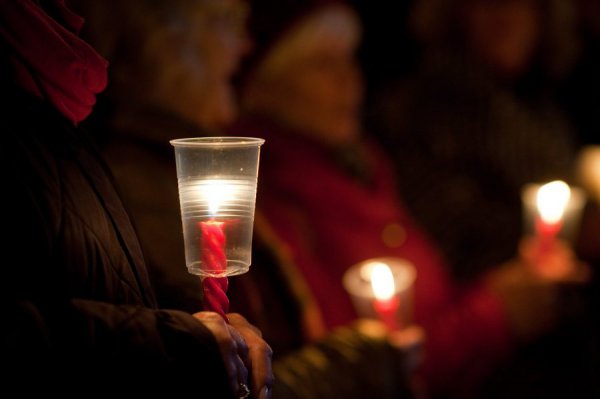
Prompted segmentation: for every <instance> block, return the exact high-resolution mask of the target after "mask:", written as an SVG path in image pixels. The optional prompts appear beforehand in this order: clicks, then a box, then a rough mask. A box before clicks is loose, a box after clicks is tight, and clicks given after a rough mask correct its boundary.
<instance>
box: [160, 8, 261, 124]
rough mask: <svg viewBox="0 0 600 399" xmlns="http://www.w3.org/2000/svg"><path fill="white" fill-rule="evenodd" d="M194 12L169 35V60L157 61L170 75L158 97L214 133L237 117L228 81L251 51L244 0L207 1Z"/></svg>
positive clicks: (230, 84) (231, 87)
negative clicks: (165, 94) (183, 26)
mask: <svg viewBox="0 0 600 399" xmlns="http://www.w3.org/2000/svg"><path fill="white" fill-rule="evenodd" d="M195 12H196V14H195V15H188V16H187V17H186V18H188V19H189V22H188V24H187V25H186V26H185V29H181V31H179V30H178V31H177V32H178V33H177V34H176V35H174V38H175V39H174V42H173V43H172V46H173V48H172V49H171V50H168V51H167V54H168V52H169V51H171V52H173V53H174V54H173V58H172V59H168V57H167V59H166V60H163V61H161V62H164V63H167V64H168V65H169V68H170V70H171V71H172V73H171V75H170V76H171V77H170V78H168V79H165V80H164V83H165V84H166V85H167V87H163V91H162V93H169V94H168V95H167V96H165V97H166V98H168V102H169V103H170V107H171V108H173V109H175V110H176V111H177V112H179V113H181V114H182V115H184V116H186V117H188V118H189V119H190V120H193V121H195V122H197V123H198V124H199V125H200V126H202V127H203V128H205V129H208V130H219V129H221V128H223V127H225V126H226V125H228V124H229V123H231V122H232V121H233V120H234V119H235V117H236V116H237V101H235V98H234V91H233V86H232V77H233V75H234V73H235V72H236V71H237V68H238V66H239V64H240V62H241V59H242V57H243V56H244V55H245V54H246V53H247V52H248V50H249V46H250V41H249V39H248V37H247V32H246V26H245V25H246V19H247V16H248V9H247V6H246V4H245V3H244V1H243V0H206V1H204V2H203V3H202V5H201V6H200V7H198V8H197V9H195ZM173 61H174V62H173Z"/></svg>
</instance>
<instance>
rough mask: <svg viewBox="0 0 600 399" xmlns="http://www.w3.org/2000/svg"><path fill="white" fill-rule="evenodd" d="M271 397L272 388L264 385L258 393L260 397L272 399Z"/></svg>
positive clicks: (260, 398) (261, 398)
mask: <svg viewBox="0 0 600 399" xmlns="http://www.w3.org/2000/svg"><path fill="white" fill-rule="evenodd" d="M270 398H271V390H270V389H269V387H263V389H261V390H260V393H259V394H258V399H270Z"/></svg>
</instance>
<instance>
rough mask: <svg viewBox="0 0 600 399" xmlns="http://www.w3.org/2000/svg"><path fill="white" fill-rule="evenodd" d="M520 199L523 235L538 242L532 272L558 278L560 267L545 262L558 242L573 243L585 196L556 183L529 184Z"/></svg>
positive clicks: (577, 190)
mask: <svg viewBox="0 0 600 399" xmlns="http://www.w3.org/2000/svg"><path fill="white" fill-rule="evenodd" d="M521 196H522V200H523V216H524V234H526V235H535V236H536V237H537V239H538V250H537V254H536V255H535V261H534V264H532V265H531V266H532V267H533V271H534V272H536V274H538V275H539V276H540V277H544V278H550V279H552V278H555V277H557V276H560V275H561V274H562V273H563V271H561V270H562V269H561V268H560V267H559V265H558V264H556V263H555V262H551V261H546V260H547V259H546V258H547V255H548V254H549V252H550V251H551V250H552V247H553V245H555V241H556V240H557V238H559V237H560V239H561V240H563V241H564V242H566V243H573V241H574V239H575V237H576V235H577V233H578V231H579V220H580V218H581V214H582V211H583V208H584V205H585V202H586V196H585V193H584V192H583V190H582V189H580V188H578V187H572V186H569V185H567V183H565V182H563V181H559V180H557V181H553V182H550V183H547V184H543V185H540V184H528V185H526V186H525V187H523V190H522V193H521ZM548 260H549V259H548Z"/></svg>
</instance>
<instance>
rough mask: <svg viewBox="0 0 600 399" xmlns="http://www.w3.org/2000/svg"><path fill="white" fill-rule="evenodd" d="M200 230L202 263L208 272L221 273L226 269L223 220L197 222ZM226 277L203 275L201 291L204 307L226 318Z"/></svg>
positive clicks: (227, 283) (227, 303)
mask: <svg viewBox="0 0 600 399" xmlns="http://www.w3.org/2000/svg"><path fill="white" fill-rule="evenodd" d="M198 224H199V227H200V230H201V243H200V245H201V248H202V250H201V253H202V265H203V267H204V269H205V270H206V271H207V272H208V273H214V274H221V273H224V272H225V271H226V270H227V256H226V255H225V232H224V230H223V226H224V222H217V221H214V220H209V221H206V222H199V223H198ZM228 286H229V282H228V280H227V277H204V278H203V279H202V291H203V295H204V296H203V298H204V308H205V309H206V310H211V311H213V312H217V313H219V314H220V315H221V316H222V317H223V318H224V319H225V320H227V317H226V313H227V312H229V299H228V298H227V288H228Z"/></svg>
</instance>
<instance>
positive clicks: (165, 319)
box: [0, 83, 231, 398]
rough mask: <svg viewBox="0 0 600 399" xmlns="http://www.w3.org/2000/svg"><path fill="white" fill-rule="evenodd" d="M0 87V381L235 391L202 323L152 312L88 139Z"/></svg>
mask: <svg viewBox="0 0 600 399" xmlns="http://www.w3.org/2000/svg"><path fill="white" fill-rule="evenodd" d="M4 86H5V87H4V89H5V90H2V91H1V93H2V96H3V97H5V98H4V101H3V103H4V104H6V105H5V106H3V107H2V108H1V109H0V131H1V132H2V141H1V145H0V162H1V165H0V171H1V172H0V173H1V174H2V179H1V181H2V184H3V195H2V208H1V209H3V210H4V217H3V221H2V230H3V236H4V239H2V243H1V244H0V248H1V252H2V255H3V258H2V259H3V270H2V279H1V281H2V286H1V288H0V291H1V295H2V305H3V307H4V310H5V312H4V315H3V320H4V322H5V327H4V328H3V329H2V352H3V353H2V362H4V363H5V364H6V365H8V366H10V368H9V370H10V371H9V373H8V374H5V373H4V374H3V377H6V376H11V377H12V376H17V377H18V376H20V375H23V376H32V375H37V377H36V378H39V376H40V375H44V376H53V377H54V378H53V382H54V383H56V387H60V390H61V392H63V393H64V392H68V389H69V388H65V387H66V386H73V387H74V385H72V384H69V385H64V382H65V381H67V380H69V381H71V380H73V379H77V381H79V382H80V383H82V382H83V381H85V382H87V383H92V384H94V385H92V386H93V387H94V388H95V390H97V389H99V388H100V387H102V388H105V389H107V390H109V389H111V387H113V386H114V385H113V384H112V382H115V384H123V383H126V384H128V385H130V386H136V385H138V388H139V389H138V391H143V389H141V388H153V387H156V386H158V385H163V383H167V382H169V383H170V382H175V383H176V384H174V385H170V387H171V389H172V390H173V389H177V388H181V389H182V390H183V389H185V390H188V389H190V388H189V387H188V386H186V385H184V384H183V382H185V381H190V382H192V383H193V387H194V390H195V391H197V393H198V394H199V395H200V397H209V398H215V397H231V393H230V391H229V388H228V384H227V380H226V373H225V369H224V365H223V362H222V360H221V356H220V354H219V350H218V346H217V345H216V342H215V339H214V337H213V336H212V334H211V333H210V332H209V330H207V329H206V328H205V327H204V326H203V325H202V324H201V323H198V322H197V321H196V320H194V319H193V317H192V316H191V315H189V314H186V313H183V312H179V311H169V310H158V309H156V306H155V299H154V293H153V290H152V287H151V286H150V284H149V280H148V277H147V273H146V269H145V266H144V261H143V257H142V254H141V251H140V248H139V244H138V242H137V238H136V234H135V232H134V230H133V228H132V227H131V224H130V221H129V218H128V216H127V214H126V212H125V211H124V208H123V206H122V204H121V201H120V199H119V196H118V195H117V193H116V191H115V189H114V187H113V184H112V182H111V180H110V179H109V177H108V173H107V170H106V168H105V166H104V164H103V162H102V160H101V159H100V157H99V156H98V154H97V153H96V152H95V150H94V149H93V146H92V145H91V144H90V142H88V140H87V139H86V136H85V135H84V134H83V132H81V131H79V130H78V129H75V128H73V127H72V126H71V125H70V124H69V123H68V122H67V121H66V120H65V119H64V118H62V116H60V115H59V114H58V113H56V112H55V111H54V110H53V109H51V108H49V107H48V106H47V105H46V104H45V103H43V102H41V101H39V100H38V99H37V98H34V97H31V96H29V95H28V94H25V93H22V92H19V91H18V90H16V89H12V88H11V87H10V86H11V85H10V83H8V84H4ZM6 86H8V87H6ZM6 100H10V101H6ZM4 370H6V368H4ZM82 378H83V380H82ZM7 380H8V379H7ZM137 383H141V384H137ZM33 385H35V384H33ZM49 388H50V387H48V386H45V389H46V390H47V389H49ZM203 394H205V396H203Z"/></svg>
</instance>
